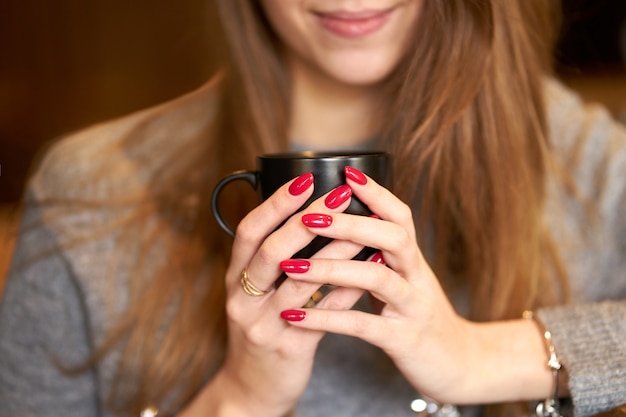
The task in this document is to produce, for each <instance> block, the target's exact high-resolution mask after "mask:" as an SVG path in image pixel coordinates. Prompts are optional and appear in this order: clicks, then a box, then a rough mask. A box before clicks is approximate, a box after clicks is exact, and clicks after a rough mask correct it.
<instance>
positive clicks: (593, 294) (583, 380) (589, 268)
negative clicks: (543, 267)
mask: <svg viewBox="0 0 626 417" xmlns="http://www.w3.org/2000/svg"><path fill="white" fill-rule="evenodd" d="M555 87H558V86H553V88H552V96H553V97H554V98H555V99H554V100H552V103H553V106H552V107H553V111H552V126H553V137H554V138H555V139H556V138H558V140H559V141H560V142H558V141H557V143H556V147H557V149H559V148H560V152H561V154H562V155H564V159H563V160H562V162H563V164H564V165H565V166H567V167H568V169H570V172H571V174H572V177H573V179H574V181H575V184H576V186H577V190H578V192H579V193H580V194H579V198H582V199H583V200H584V201H587V202H592V207H593V216H591V217H585V216H584V215H581V214H580V213H581V210H578V211H577V210H576V208H575V207H580V205H578V206H576V205H575V204H571V203H566V205H565V206H563V207H566V208H564V209H561V210H560V211H558V212H557V213H558V214H559V215H561V217H562V219H563V218H565V219H570V220H571V221H570V222H569V223H568V221H565V222H564V223H565V224H569V226H568V227H567V230H568V231H567V233H562V234H561V235H560V236H559V237H558V241H557V242H558V244H559V246H560V247H561V249H562V251H563V254H564V261H565V266H566V268H567V269H568V272H569V275H570V282H571V283H572V303H571V304H569V305H562V306H555V307H551V308H546V309H542V310H540V311H538V313H537V314H538V317H539V318H540V319H541V320H542V321H543V322H544V324H545V325H546V328H547V329H549V330H550V332H551V333H552V338H553V343H554V346H555V349H556V352H557V354H558V356H559V358H560V360H561V362H562V363H563V365H564V366H565V368H566V369H567V372H568V374H569V389H570V392H571V397H572V402H573V405H574V413H575V415H576V416H577V417H585V416H589V415H593V414H597V413H599V412H603V411H607V410H611V409H613V408H616V407H619V406H621V405H624V404H626V129H625V128H624V126H622V125H620V124H618V123H616V122H614V121H613V120H612V119H611V117H610V115H609V114H608V113H607V112H606V111H604V110H603V109H601V108H599V107H598V106H593V105H584V104H583V103H582V102H581V101H580V100H579V99H578V98H577V97H574V96H573V95H572V94H570V93H567V92H564V91H562V90H561V89H559V88H557V89H555ZM563 200H565V199H564V198H561V201H563ZM572 207H574V208H573V209H572ZM572 213H576V214H572ZM553 223H557V221H556V220H554V219H553Z"/></svg>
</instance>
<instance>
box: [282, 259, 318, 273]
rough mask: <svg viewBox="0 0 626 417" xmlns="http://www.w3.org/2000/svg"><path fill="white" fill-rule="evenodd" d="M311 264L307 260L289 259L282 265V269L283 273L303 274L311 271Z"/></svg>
mask: <svg viewBox="0 0 626 417" xmlns="http://www.w3.org/2000/svg"><path fill="white" fill-rule="evenodd" d="M310 267H311V262H309V261H307V260H306V259H287V260H285V261H282V262H281V263H280V269H281V270H282V271H283V272H294V273H296V274H303V273H305V272H307V271H308V270H309V268H310Z"/></svg>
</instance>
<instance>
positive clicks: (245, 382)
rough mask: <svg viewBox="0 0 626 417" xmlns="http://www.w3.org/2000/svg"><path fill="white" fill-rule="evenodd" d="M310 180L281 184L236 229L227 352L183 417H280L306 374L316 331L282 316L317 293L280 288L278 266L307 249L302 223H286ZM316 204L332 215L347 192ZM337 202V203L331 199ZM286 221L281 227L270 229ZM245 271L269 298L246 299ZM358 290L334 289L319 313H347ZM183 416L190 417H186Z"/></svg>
mask: <svg viewBox="0 0 626 417" xmlns="http://www.w3.org/2000/svg"><path fill="white" fill-rule="evenodd" d="M312 183H313V181H312V176H311V175H310V174H308V175H307V174H305V175H303V176H300V177H298V178H296V179H295V180H292V181H291V182H289V183H287V184H285V185H284V186H282V187H281V188H280V189H279V190H278V191H276V193H274V195H272V196H271V197H270V198H269V199H267V200H266V201H265V202H263V203H262V204H261V205H259V206H258V207H257V208H256V209H254V210H253V211H252V212H250V213H249V214H248V215H247V216H246V217H245V218H244V219H243V220H242V221H241V222H240V224H239V226H238V227H237V232H236V234H235V240H234V243H233V251H232V259H231V262H230V265H229V267H228V271H227V274H226V292H227V301H226V309H227V314H228V347H227V353H226V358H225V363H224V365H223V366H222V368H221V369H220V370H219V371H218V373H217V374H216V376H215V377H214V378H213V379H212V380H211V381H210V382H209V384H208V385H207V386H206V387H205V389H204V390H203V391H202V392H201V394H200V395H199V396H198V398H197V399H196V401H194V402H193V404H191V405H190V407H188V408H187V409H186V410H185V413H183V415H185V416H187V415H195V413H194V412H193V411H198V412H199V413H202V412H203V414H204V415H206V412H207V411H208V410H211V415H214V416H217V415H229V416H248V415H250V416H257V417H258V416H268V417H269V416H277V417H278V416H282V415H284V414H286V413H287V412H288V411H289V410H291V409H292V408H293V407H294V406H295V404H296V402H297V401H298V399H299V398H300V396H301V395H302V392H303V391H304V389H305V387H306V385H307V383H308V380H309V378H310V375H311V371H312V367H313V359H314V355H315V351H316V348H317V345H318V343H319V341H320V339H321V338H322V336H323V333H322V332H311V331H307V330H303V329H298V328H297V327H294V326H290V325H288V324H287V323H286V322H285V321H284V320H283V319H282V318H281V317H280V313H281V311H283V310H286V309H288V308H291V307H293V306H294V305H304V304H305V303H306V302H307V301H308V300H309V299H310V297H311V296H312V295H313V294H314V293H315V291H316V290H317V289H318V286H317V285H315V284H311V283H304V282H297V281H294V280H289V279H288V280H286V281H285V282H284V283H283V284H282V285H281V286H280V287H279V288H276V289H275V288H274V282H275V281H276V279H277V278H278V277H279V276H281V273H282V271H281V270H280V268H279V264H280V262H281V261H282V260H284V259H288V258H290V257H291V256H293V254H294V253H296V252H297V251H298V250H300V249H301V248H303V247H304V246H306V245H307V244H308V243H309V242H310V241H311V240H312V239H313V238H314V237H315V235H313V234H312V233H311V232H310V231H309V230H308V229H307V228H306V227H304V226H303V224H302V222H301V221H300V216H293V217H292V218H290V217H291V216H292V215H293V214H294V213H295V212H296V211H297V210H298V209H299V208H300V207H301V206H302V205H303V204H304V203H305V202H306V200H307V199H308V198H309V197H310V196H311V194H312V192H313V186H312ZM329 195H330V197H329V198H331V199H333V198H334V199H335V202H337V201H339V202H340V204H339V205H337V204H329V205H330V206H331V207H334V208H332V209H331V208H329V207H328V206H327V203H326V201H328V200H327V199H326V197H328V195H326V196H323V197H321V198H320V199H318V200H316V201H314V202H313V203H312V204H311V205H310V206H309V207H308V208H307V209H305V211H304V213H306V212H314V213H324V212H329V213H330V212H338V211H343V210H345V209H346V208H347V206H348V204H349V201H350V195H351V190H350V188H349V187H348V186H343V187H341V188H339V189H336V190H334V191H332V192H331V193H330V194H329ZM337 198H338V200H337ZM285 219H288V220H287V221H286V222H285V224H284V225H283V226H281V227H280V228H279V229H278V230H276V231H274V230H275V229H276V228H277V227H278V226H279V225H280V224H281V223H283V222H284V221H285ZM360 249H362V247H361V246H358V245H356V244H354V243H350V242H342V241H334V242H331V243H330V244H329V245H327V246H326V247H324V248H323V249H322V250H321V251H320V252H318V254H316V255H315V257H317V256H323V257H325V258H337V259H341V258H343V259H350V258H351V257H353V256H355V255H356V254H357V253H358V252H359V251H360ZM244 268H245V269H246V271H247V277H248V279H249V280H250V282H251V283H252V284H254V286H255V287H257V288H259V289H262V290H267V291H268V292H267V293H265V294H263V295H259V296H252V295H249V294H247V293H246V292H244V290H243V288H242V284H241V276H242V271H243V270H244ZM361 294H362V290H358V289H343V288H340V289H335V290H334V291H333V292H332V293H331V294H329V295H328V296H327V297H325V298H324V299H323V300H322V301H321V302H320V304H319V307H321V308H325V309H348V308H350V307H351V306H352V305H353V304H354V303H355V302H356V301H357V300H358V298H359V297H360V296H361ZM188 412H189V414H187V413H188Z"/></svg>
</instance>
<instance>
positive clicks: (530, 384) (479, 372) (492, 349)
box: [458, 319, 553, 404]
mask: <svg viewBox="0 0 626 417" xmlns="http://www.w3.org/2000/svg"><path fill="white" fill-rule="evenodd" d="M470 327H471V330H470V334H471V336H470V337H469V340H468V343H467V351H466V352H467V358H468V359H467V361H466V363H467V364H468V365H467V371H466V377H465V378H464V381H465V382H464V384H463V387H462V389H461V390H460V392H459V396H460V398H459V400H460V401H459V402H458V403H459V404H477V403H495V402H511V401H534V400H540V399H544V398H546V397H548V396H549V395H551V389H552V385H553V382H552V379H553V375H552V373H551V371H550V370H549V369H548V368H547V367H546V366H545V364H546V353H545V346H544V342H543V339H542V335H541V334H540V333H539V332H538V331H537V327H536V325H535V324H534V323H533V322H532V321H530V320H524V319H519V320H509V321H498V322H490V323H471V324H470Z"/></svg>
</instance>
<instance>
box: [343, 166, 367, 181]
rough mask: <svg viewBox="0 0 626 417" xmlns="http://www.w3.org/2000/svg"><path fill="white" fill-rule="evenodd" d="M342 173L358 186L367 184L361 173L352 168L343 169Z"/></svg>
mask: <svg viewBox="0 0 626 417" xmlns="http://www.w3.org/2000/svg"><path fill="white" fill-rule="evenodd" d="M343 170H344V172H345V173H346V178H348V179H351V180H352V181H354V182H356V183H357V184H359V185H365V184H367V177H366V176H365V174H363V173H362V172H361V171H359V170H358V169H356V168H354V167H349V166H348V167H345V168H344V169H343Z"/></svg>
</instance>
